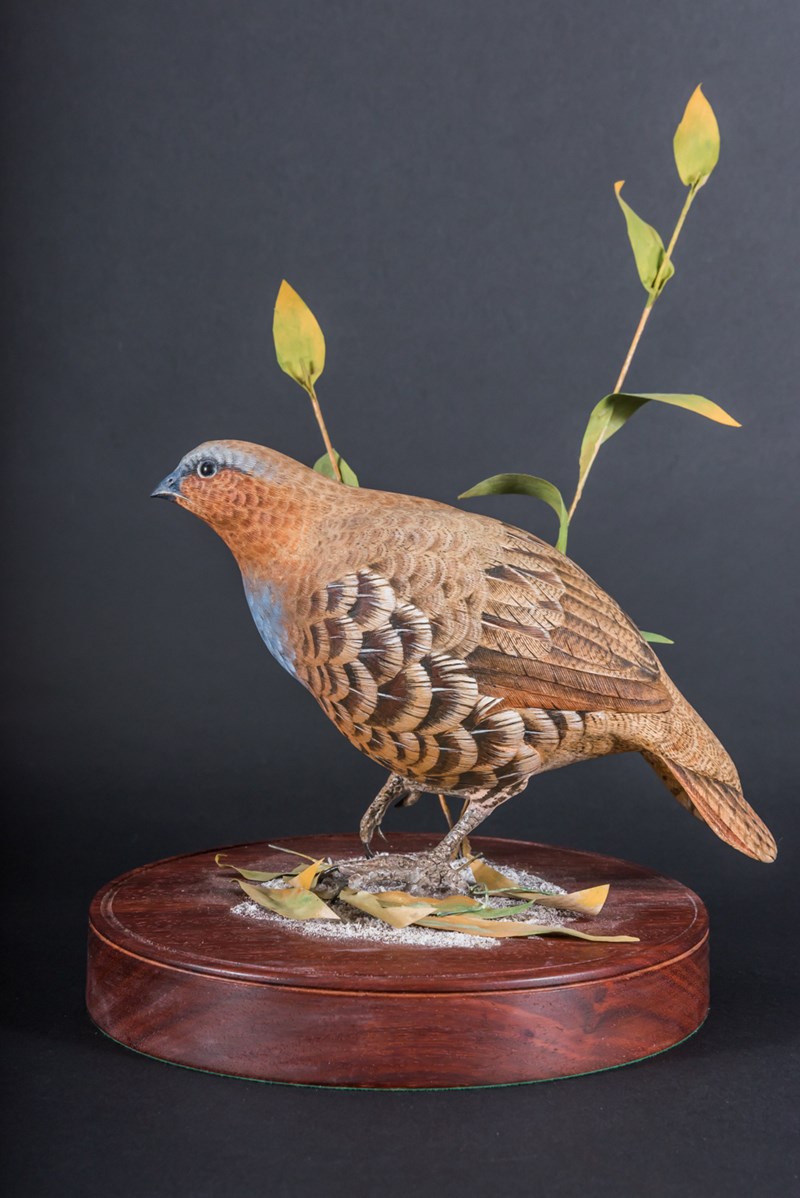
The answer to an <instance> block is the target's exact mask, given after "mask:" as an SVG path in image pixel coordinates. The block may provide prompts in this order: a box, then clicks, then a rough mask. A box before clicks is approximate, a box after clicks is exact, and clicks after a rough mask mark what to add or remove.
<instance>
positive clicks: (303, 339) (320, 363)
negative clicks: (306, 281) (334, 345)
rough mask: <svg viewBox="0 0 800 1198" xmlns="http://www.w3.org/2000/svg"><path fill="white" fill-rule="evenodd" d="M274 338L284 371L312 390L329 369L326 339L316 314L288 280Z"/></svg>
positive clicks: (277, 303)
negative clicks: (325, 369)
mask: <svg viewBox="0 0 800 1198" xmlns="http://www.w3.org/2000/svg"><path fill="white" fill-rule="evenodd" d="M272 336H273V338H274V340H275V354H276V357H277V359H278V365H279V366H280V368H281V370H283V371H285V373H286V374H288V375H289V376H290V377H291V378H293V379H294V380H295V382H296V383H299V384H300V386H301V387H305V388H306V389H308V388H309V387H311V386H312V385H313V384H314V383H315V382H316V380H317V379H318V378H319V376H320V375H321V374H322V371H323V369H324V367H325V338H324V337H323V335H322V329H321V328H320V327H319V324H318V322H317V318H316V316H315V315H314V313H313V312H312V311H311V309H310V308H309V307H308V305H307V304H306V303H305V302H304V300H302V299H301V298H300V296H299V295H298V294H297V292H296V291H295V289H294V288H293V287H291V286H290V285H289V284H288V283H287V282H286V280H285V279H284V280H283V282H282V283H281V285H280V289H279V291H278V298H277V300H276V301H275V315H274V317H273V321H272Z"/></svg>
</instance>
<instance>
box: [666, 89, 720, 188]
mask: <svg viewBox="0 0 800 1198" xmlns="http://www.w3.org/2000/svg"><path fill="white" fill-rule="evenodd" d="M672 145H673V149H674V151H675V165H676V166H677V168H678V174H679V175H680V177H681V181H682V182H683V183H685V184H686V186H687V187H692V186H694V187H695V188H699V187H702V186H703V184H704V183H706V182H707V180H708V176H709V175H710V174H711V172H712V171H713V169H714V167H715V166H716V165H717V162H718V161H719V125H718V124H717V118H716V117H715V115H714V109H713V108H712V107H711V105H710V104H709V102H708V100H707V99H706V97H705V96H704V95H703V90H702V85H701V84H698V85H697V87H696V88H695V90H694V92H693V93H692V97H691V99H690V100H689V103H688V104H687V105H686V111H685V112H684V114H683V118H682V120H681V123H680V124H679V125H678V128H677V129H676V130H675V138H674V140H673V143H672Z"/></svg>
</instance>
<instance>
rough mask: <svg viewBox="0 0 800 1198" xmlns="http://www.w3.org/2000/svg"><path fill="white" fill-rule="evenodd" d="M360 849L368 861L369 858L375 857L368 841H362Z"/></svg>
mask: <svg viewBox="0 0 800 1198" xmlns="http://www.w3.org/2000/svg"><path fill="white" fill-rule="evenodd" d="M361 847H362V849H363V850H364V856H365V857H366V858H368V859H369V858H370V857H374V856H375V853H374V852H373V849H372V845H371V844H370V842H369V841H368V840H362V841H361Z"/></svg>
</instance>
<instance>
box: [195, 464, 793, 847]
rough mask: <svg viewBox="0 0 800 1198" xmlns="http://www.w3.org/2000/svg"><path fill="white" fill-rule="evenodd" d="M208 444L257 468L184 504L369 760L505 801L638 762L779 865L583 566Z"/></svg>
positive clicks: (507, 532)
mask: <svg viewBox="0 0 800 1198" xmlns="http://www.w3.org/2000/svg"><path fill="white" fill-rule="evenodd" d="M211 445H212V447H213V446H220V447H222V448H221V449H220V450H219V453H220V455H222V457H221V460H227V459H226V458H225V457H224V455H228V458H230V459H231V460H235V461H236V462H237V463H242V462H244V463H247V462H250V463H251V465H250V466H249V467H242V466H240V465H237V467H236V468H231V469H222V470H220V472H219V474H218V476H217V477H215V478H214V479H213V480H212V484H213V485H210V486H208V485H207V486H206V489H205V490H203V489H202V486H201V484H200V483H199V481H198V480H197V479H196V478H195V479H187V485H186V487H185V489H184V491H183V494H182V499H181V500H180V501H181V502H184V501H185V502H184V506H187V507H189V508H190V510H193V511H195V512H196V514H198V515H200V516H201V517H202V518H203V519H205V520H207V521H208V523H210V524H211V525H212V526H213V527H215V528H216V529H217V531H218V532H219V533H220V535H221V536H222V537H223V539H224V540H225V541H226V542H227V543H228V545H229V546H230V548H231V549H232V551H233V552H234V554H235V556H236V558H237V560H238V561H239V564H240V566H241V569H242V574H243V577H244V581H245V586H246V588H247V589H248V594H249V595H250V596H251V607H254V600H253V599H252V596H253V595H257V594H268V596H269V600H270V606H269V612H268V618H267V616H266V615H264V616H262V619H261V624H262V625H263V626H264V627H265V628H266V631H264V630H263V629H262V635H264V636H265V639H266V640H267V643H268V644H269V645H270V647H271V648H273V651H275V646H277V647H278V648H279V650H280V656H281V659H282V660H283V661H284V662H286V663H288V665H289V668H291V669H292V671H293V672H294V673H295V674H296V676H297V677H298V678H299V680H300V681H301V682H302V683H303V684H304V685H305V686H306V687H307V688H308V689H309V690H310V691H311V693H312V694H313V695H314V696H315V697H316V698H317V700H318V702H319V703H320V705H321V706H322V708H323V710H324V711H325V713H326V714H327V715H328V716H329V717H330V719H331V720H333V722H334V723H335V724H336V726H337V727H338V728H339V729H340V730H341V731H342V732H343V733H344V735H345V736H347V738H348V739H349V740H350V741H351V743H352V744H354V745H355V746H356V747H357V748H358V749H359V750H360V751H361V752H363V753H365V754H367V756H369V757H371V758H372V759H373V760H375V761H377V762H379V763H380V764H381V765H383V766H385V767H386V768H387V769H388V770H390V771H392V772H393V773H396V774H398V775H400V777H401V778H402V779H405V780H406V781H407V782H408V784H409V785H410V786H411V787H412V788H417V789H426V790H438V791H443V792H448V793H454V794H461V795H466V796H467V797H476V796H491V795H494V794H496V795H502V796H503V797H506V796H507V795H509V794H513V793H516V792H517V791H519V790H521V789H523V788H524V786H525V785H526V783H527V781H528V779H529V778H530V776H531V775H532V774H534V773H537V772H541V771H542V770H546V769H554V768H557V767H559V766H562V765H568V764H570V763H572V762H574V761H578V760H581V759H584V758H590V757H597V756H602V755H604V754H608V753H615V752H622V751H627V750H639V751H640V752H642V753H643V754H644V755H645V756H646V758H647V760H648V761H649V762H650V764H651V765H653V767H654V768H655V769H656V770H657V772H658V773H659V775H660V776H661V777H662V778H663V779H664V780H665V781H666V783H667V785H668V786H669V787H670V789H671V790H672V792H673V793H674V794H675V795H676V797H678V798H679V800H680V801H681V802H682V803H684V805H685V806H687V807H689V809H690V810H692V811H694V812H695V814H697V815H699V816H700V817H701V818H703V819H704V820H705V821H706V822H707V823H708V824H709V825H710V826H711V827H712V828H713V829H714V831H715V832H717V834H718V835H720V836H721V837H722V838H723V839H725V840H727V841H728V842H729V843H731V844H733V845H734V846H735V847H737V848H739V849H741V850H742V851H743V852H746V853H749V854H750V855H752V856H755V857H758V858H760V859H761V860H771V859H772V858H773V857H774V855H775V842H774V840H773V839H772V837H771V835H770V833H769V831H768V830H767V829H766V827H765V826H764V825H763V823H762V822H761V821H760V820H759V818H758V816H757V815H756V813H755V812H754V811H753V810H752V808H750V807H749V806H748V804H747V803H746V802H745V800H744V798H743V797H742V793H741V785H740V783H739V779H738V775H737V774H736V770H735V767H734V766H733V763H732V762H731V760H730V758H729V756H728V754H727V753H726V752H725V750H724V749H723V747H722V745H721V744H720V743H719V741H718V740H717V739H716V737H715V736H714V735H713V733H712V732H711V731H710V729H709V728H708V727H707V726H706V724H705V723H704V722H703V721H702V720H701V719H700V717H699V716H698V715H697V713H696V712H695V711H694V710H693V709H692V708H691V707H690V706H689V704H688V703H687V702H686V700H685V699H684V698H683V696H682V695H680V693H679V692H678V691H677V689H676V688H675V686H674V684H673V683H672V682H671V680H670V679H669V678H668V676H667V675H666V673H665V671H664V669H663V667H662V666H661V663H660V661H659V659H658V658H657V657H656V655H655V654H654V653H653V651H652V650H651V648H650V647H649V645H648V644H646V643H645V641H644V640H643V639H642V637H641V635H640V634H639V632H638V631H637V629H636V627H635V626H634V625H633V624H632V623H631V621H630V620H629V619H628V617H627V616H626V615H625V614H624V612H623V611H622V610H621V609H620V607H619V606H618V605H617V604H616V603H615V602H614V600H613V599H611V597H610V596H609V595H607V594H606V593H605V592H604V591H603V590H602V589H601V588H600V587H599V586H598V585H597V584H596V583H595V582H593V581H592V579H590V578H589V577H588V575H586V574H585V573H584V572H583V571H582V570H581V569H580V568H579V567H578V566H577V565H575V563H574V562H572V561H570V560H569V559H568V558H566V557H565V556H564V555H563V554H561V553H559V552H557V551H556V550H555V549H553V548H552V547H551V546H549V545H547V544H545V543H543V542H542V541H540V540H539V539H538V538H537V537H534V536H532V535H531V534H529V533H526V532H524V531H522V530H520V529H517V528H513V527H510V526H508V525H505V524H502V523H500V522H499V521H496V520H491V519H488V518H486V517H483V516H477V515H474V514H472V513H469V512H466V511H460V510H457V509H455V508H451V507H447V506H446V505H443V504H439V503H434V502H432V501H430V500H425V499H415V498H413V497H410V496H403V495H391V494H386V493H383V492H378V491H368V490H363V489H362V490H356V489H353V488H349V487H343V486H340V485H339V484H337V483H334V482H332V481H330V480H328V479H325V478H324V477H322V476H321V475H319V474H316V473H314V472H312V471H310V470H308V469H306V468H305V467H303V466H300V465H299V464H298V463H296V462H292V461H291V459H288V458H284V457H282V455H280V454H277V453H274V451H271V450H267V449H263V448H261V447H258V446H248V445H246V444H244V443H239V442H217V443H211ZM204 450H205V451H206V452H208V450H207V449H206V448H205V447H204ZM248 455H249V457H248ZM267 625H268V627H266V626H267Z"/></svg>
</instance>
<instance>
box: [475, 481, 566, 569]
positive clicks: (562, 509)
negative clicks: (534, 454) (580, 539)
mask: <svg viewBox="0 0 800 1198" xmlns="http://www.w3.org/2000/svg"><path fill="white" fill-rule="evenodd" d="M479 495H533V496H534V498H535V499H541V500H542V502H543V503H546V504H547V506H548V507H551V508H552V509H553V511H554V512H555V514H556V515H557V516H558V540H557V541H556V549H558V550H560V551H561V553H566V550H567V534H568V532H569V520H568V517H567V507H566V504H565V503H564V499H563V496H562V494H561V492H560V491H559V489H558V487H556V486H554V485H553V484H552V483H549V482H548V481H547V479H546V478H537V477H536V476H535V475H533V474H495V475H493V476H492V477H491V478H485V479H484V480H483V482H481V483H477V484H476V485H475V486H474V487H470V489H469V490H468V491H464V492H463V493H462V494H461V495H459V497H458V498H459V499H475V498H477V497H478V496H479Z"/></svg>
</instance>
